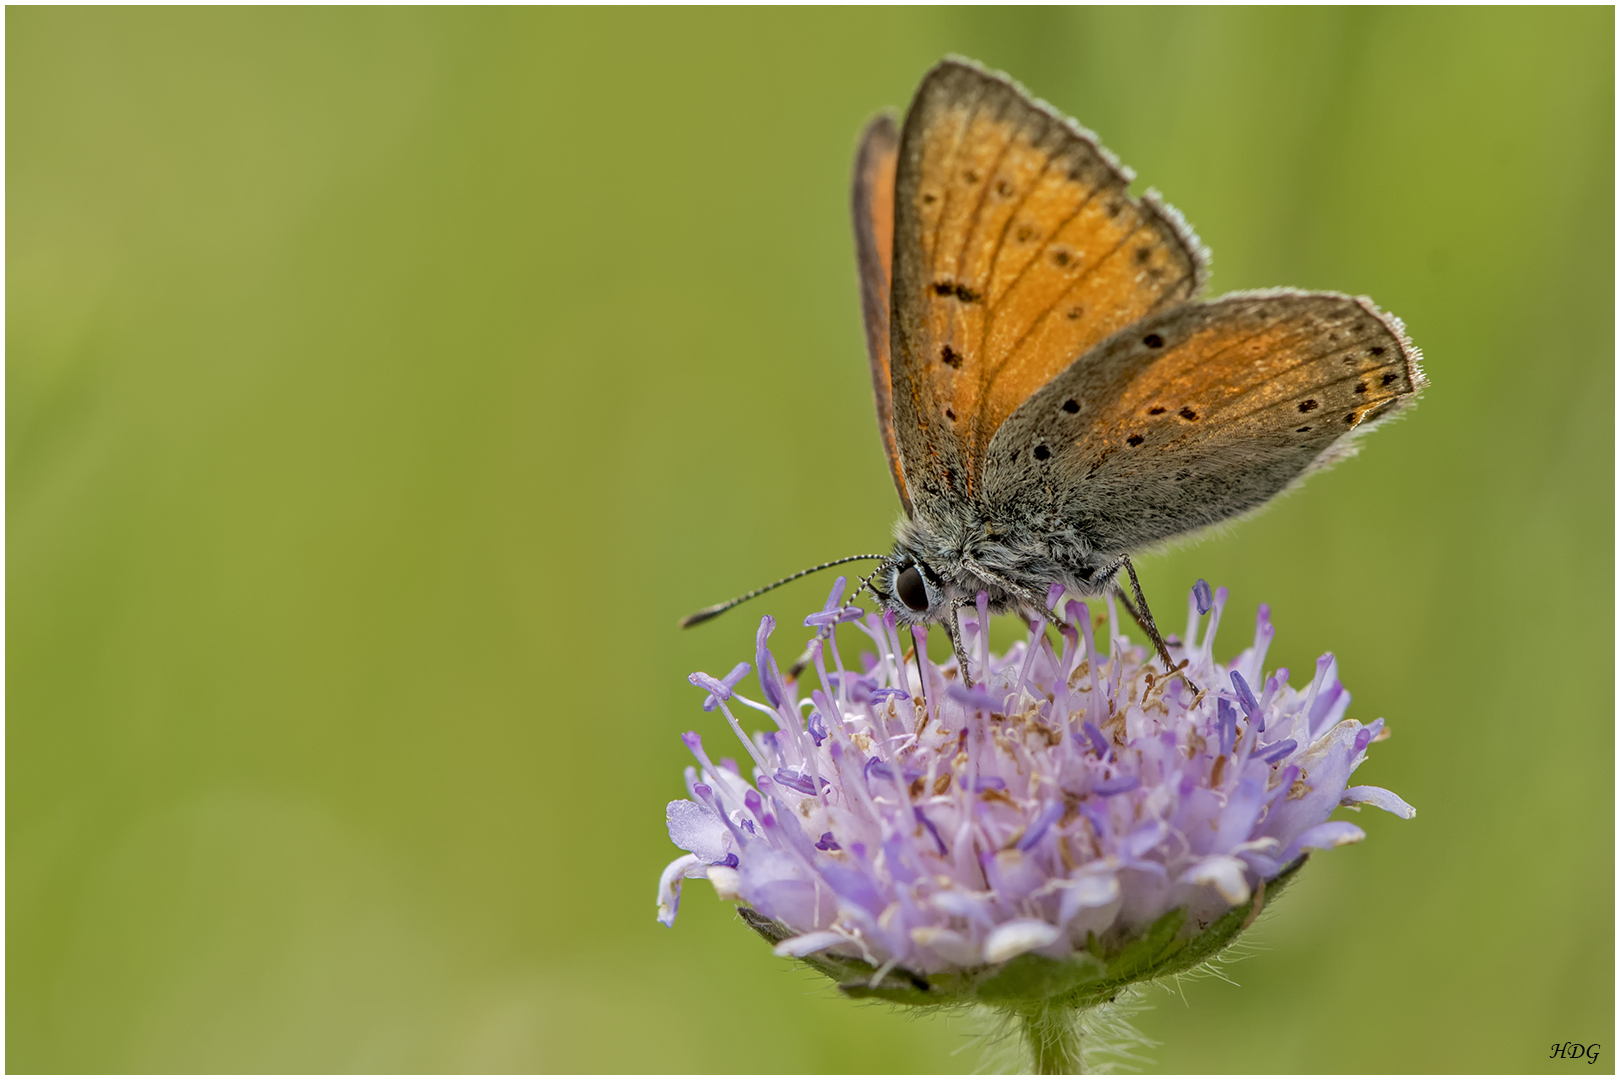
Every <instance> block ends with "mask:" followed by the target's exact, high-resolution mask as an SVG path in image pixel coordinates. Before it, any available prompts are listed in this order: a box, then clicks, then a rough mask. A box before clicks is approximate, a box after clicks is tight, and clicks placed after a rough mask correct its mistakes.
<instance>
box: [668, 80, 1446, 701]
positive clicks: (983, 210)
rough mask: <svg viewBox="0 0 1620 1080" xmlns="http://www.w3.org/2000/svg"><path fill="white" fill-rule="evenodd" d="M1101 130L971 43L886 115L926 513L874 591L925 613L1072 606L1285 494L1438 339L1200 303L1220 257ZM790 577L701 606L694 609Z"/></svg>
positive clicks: (1331, 309) (875, 221)
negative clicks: (1054, 595)
mask: <svg viewBox="0 0 1620 1080" xmlns="http://www.w3.org/2000/svg"><path fill="white" fill-rule="evenodd" d="M1131 180H1132V174H1131V173H1130V172H1128V171H1127V170H1126V169H1125V168H1124V167H1123V166H1121V165H1120V164H1119V162H1118V161H1117V160H1116V159H1115V158H1114V157H1113V155H1112V154H1110V153H1109V152H1108V151H1107V150H1105V149H1104V148H1103V147H1102V146H1101V145H1100V144H1099V143H1098V141H1097V139H1096V137H1095V136H1094V135H1092V134H1091V133H1090V132H1088V131H1086V130H1085V129H1083V128H1081V127H1080V126H1079V125H1078V124H1076V123H1075V122H1074V121H1072V120H1070V119H1068V118H1067V117H1065V116H1063V115H1061V114H1060V113H1058V112H1057V111H1056V110H1054V109H1053V108H1051V107H1050V106H1048V105H1046V104H1044V103H1042V102H1039V101H1036V100H1034V99H1033V98H1031V97H1030V95H1029V94H1028V93H1027V92H1025V91H1024V90H1023V89H1022V88H1021V87H1020V86H1018V85H1017V84H1016V83H1014V82H1013V81H1012V80H1011V79H1009V78H1008V77H1006V76H1003V75H999V74H995V73H991V72H989V71H987V70H985V69H984V68H982V67H980V66H979V65H977V64H975V63H973V62H972V61H969V60H964V59H960V58H954V57H953V58H948V59H946V60H944V61H943V62H941V63H940V64H938V65H936V66H935V67H934V68H933V69H932V70H931V71H929V72H928V74H927V75H926V76H925V77H924V78H923V80H922V83H921V85H920V86H919V88H918V90H917V93H916V96H915V98H914V99H913V101H912V103H911V107H910V109H909V110H908V111H907V113H906V116H905V122H904V124H903V126H900V127H898V128H897V127H896V125H895V122H894V120H893V118H892V117H889V116H887V115H885V116H879V117H878V118H877V119H875V120H874V121H872V123H871V124H870V125H868V127H867V128H866V131H865V133H864V134H863V136H862V138H861V142H860V149H859V151H858V153H857V156H856V164H855V177H854V184H853V195H852V204H853V212H854V219H855V239H856V245H855V246H856V258H857V263H858V266H859V271H860V282H861V304H862V309H863V314H864V317H865V325H866V343H867V350H868V354H869V358H870V362H871V372H872V388H873V391H874V396H875V398H876V404H877V415H878V427H879V430H880V432H881V434H882V437H883V446H884V450H885V452H886V454H887V457H888V462H889V471H890V473H891V474H892V475H893V478H894V484H895V489H896V491H897V492H898V493H899V496H900V502H901V505H902V506H903V508H904V510H905V516H904V518H903V519H902V520H901V522H900V524H899V526H898V529H897V533H896V535H897V539H896V542H895V546H894V549H893V551H892V552H890V553H889V554H888V555H884V556H878V555H869V556H851V557H850V558H849V559H840V560H835V561H834V562H832V563H826V564H823V565H822V566H820V567H813V568H811V569H810V570H806V571H802V572H801V573H800V574H796V575H793V576H792V577H789V578H785V579H783V582H778V583H775V584H773V585H771V586H767V587H766V589H769V588H774V587H775V585H776V584H782V583H785V582H786V581H791V580H794V579H795V578H797V577H800V576H803V574H805V573H811V572H814V571H815V570H819V569H824V568H825V567H826V566H833V565H838V564H839V563H842V562H848V561H853V560H855V559H862V558H872V559H879V560H880V563H879V566H878V567H877V569H876V570H875V571H873V573H872V574H871V575H870V576H869V577H868V579H867V581H866V582H864V583H863V585H864V587H866V588H868V589H870V591H871V592H872V594H873V595H874V596H875V597H876V598H877V600H878V603H879V604H880V605H881V606H882V608H883V609H884V610H885V611H887V612H890V613H892V614H893V615H894V616H895V618H896V619H897V620H898V621H899V622H901V623H907V624H918V623H921V624H942V625H943V626H944V627H945V628H946V630H947V632H948V633H949V634H950V637H951V640H952V643H953V646H954V647H955V649H956V653H957V659H958V661H959V665H960V669H961V671H962V672H963V674H964V679H965V680H966V677H967V671H968V664H967V658H966V657H965V655H964V654H963V649H962V644H961V642H962V634H961V631H960V624H959V618H958V613H959V611H960V609H961V608H962V607H965V606H969V605H972V604H974V603H975V601H976V598H977V596H978V595H979V594H980V593H981V592H982V593H985V594H987V595H988V601H989V605H990V608H991V610H995V611H1004V610H1008V609H1014V610H1018V611H1021V612H1022V613H1023V614H1025V616H1026V617H1030V618H1034V617H1037V616H1043V615H1044V616H1045V617H1047V618H1049V619H1051V620H1053V621H1055V622H1057V623H1059V624H1062V622H1063V620H1062V619H1061V618H1060V617H1059V616H1058V615H1057V613H1055V612H1052V611H1051V610H1049V606H1048V600H1047V597H1048V595H1049V593H1048V590H1049V589H1054V591H1055V586H1059V585H1060V586H1062V587H1063V589H1065V590H1067V591H1070V592H1073V593H1076V594H1078V595H1097V594H1101V593H1104V592H1106V591H1107V590H1108V589H1110V588H1111V587H1113V588H1116V589H1117V588H1118V586H1117V585H1116V584H1115V582H1116V578H1117V577H1118V575H1119V574H1120V573H1121V571H1123V572H1124V573H1125V574H1126V576H1127V577H1128V578H1129V579H1130V581H1131V584H1132V587H1133V589H1134V596H1135V599H1136V604H1135V606H1132V605H1130V603H1129V600H1128V599H1126V598H1125V597H1124V594H1123V590H1120V596H1121V598H1122V599H1126V606H1127V608H1128V610H1130V611H1131V614H1132V615H1134V616H1135V617H1136V618H1137V620H1138V621H1139V622H1140V623H1141V624H1142V626H1143V629H1144V630H1146V631H1147V633H1148V635H1149V637H1150V638H1151V639H1152V640H1153V643H1154V645H1155V647H1156V649H1157V651H1158V653H1159V655H1160V656H1161V658H1162V659H1163V660H1164V662H1165V663H1166V665H1167V666H1168V665H1169V663H1170V657H1169V653H1168V651H1167V650H1166V648H1165V645H1164V642H1163V639H1162V638H1161V636H1160V635H1159V633H1158V630H1157V628H1156V627H1155V626H1154V624H1153V620H1152V613H1151V612H1150V611H1149V610H1148V608H1147V604H1146V602H1145V600H1144V598H1143V596H1142V592H1141V587H1140V585H1139V583H1138V582H1137V580H1136V574H1135V568H1134V566H1133V565H1132V563H1131V559H1130V556H1131V553H1132V552H1140V551H1142V550H1144V549H1150V548H1153V547H1156V546H1159V545H1162V544H1164V543H1165V542H1167V541H1171V540H1174V539H1176V538H1178V537H1184V536H1187V535H1188V534H1191V533H1195V532H1197V531H1199V530H1202V529H1205V528H1207V527H1209V526H1211V525H1215V524H1217V523H1220V522H1224V521H1228V520H1231V519H1233V518H1237V517H1241V516H1243V515H1245V514H1248V513H1251V512H1253V511H1256V510H1258V509H1259V508H1260V507H1262V506H1264V505H1265V504H1266V503H1267V502H1268V501H1269V500H1271V499H1272V498H1274V497H1275V496H1277V495H1278V494H1279V493H1281V492H1283V491H1284V490H1286V489H1288V488H1289V487H1291V486H1293V485H1294V484H1296V483H1297V482H1298V481H1300V480H1301V479H1302V478H1303V477H1304V476H1305V475H1307V474H1308V473H1310V472H1312V471H1314V470H1316V469H1319V468H1321V467H1323V466H1325V465H1328V464H1331V463H1332V462H1334V461H1336V460H1338V459H1340V458H1342V457H1345V456H1346V455H1347V454H1349V453H1350V452H1352V450H1353V448H1354V437H1355V436H1358V435H1360V434H1361V433H1363V432H1364V431H1366V430H1368V429H1369V428H1371V427H1372V426H1374V425H1375V424H1377V423H1379V422H1381V421H1383V420H1386V419H1388V418H1389V417H1391V416H1393V415H1394V414H1396V413H1397V412H1398V411H1400V410H1401V409H1402V408H1403V407H1404V406H1405V405H1408V404H1410V403H1411V402H1412V401H1413V400H1415V398H1416V396H1417V394H1418V392H1419V391H1420V390H1421V389H1422V388H1423V386H1424V385H1425V379H1424V376H1423V373H1422V371H1421V368H1420V367H1419V360H1420V354H1419V353H1418V350H1417V349H1416V348H1415V347H1414V346H1413V345H1412V343H1411V342H1410V341H1409V340H1408V339H1407V337H1406V334H1405V330H1404V328H1403V326H1402V324H1401V322H1400V321H1399V320H1398V319H1396V318H1394V317H1393V316H1391V315H1388V314H1385V313H1383V312H1381V311H1379V309H1378V308H1377V307H1376V306H1374V304H1373V303H1372V301H1370V300H1368V299H1366V298H1357V297H1350V296H1345V295H1342V294H1339V293H1331V292H1302V291H1298V290H1293V289H1274V290H1267V291H1261V292H1240V293H1232V294H1228V295H1226V296H1222V297H1219V298H1217V299H1213V300H1199V299H1197V297H1198V295H1199V293H1200V291H1201V290H1202V289H1203V286H1204V284H1205V280H1206V278H1207V265H1208V258H1209V253H1208V251H1207V250H1206V249H1205V248H1204V247H1203V246H1202V245H1201V244H1200V243H1199V241H1198V238H1197V237H1196V236H1195V235H1194V233H1193V232H1192V230H1191V228H1189V227H1188V225H1187V223H1186V222H1185V221H1184V220H1183V219H1182V217H1181V215H1180V214H1178V213H1177V212H1176V211H1175V210H1174V209H1173V208H1171V207H1170V206H1169V205H1167V204H1166V203H1164V202H1163V201H1162V200H1161V199H1160V198H1159V197H1158V195H1156V194H1155V193H1154V192H1152V191H1149V192H1147V193H1146V194H1145V195H1143V196H1142V197H1141V198H1134V197H1132V196H1131V195H1130V193H1129V191H1128V188H1129V185H1130V183H1131ZM766 589H758V590H755V591H754V592H752V593H749V594H746V595H745V596H743V597H739V598H738V599H737V600H735V601H731V602H729V603H727V604H721V605H716V606H715V607H713V608H708V609H705V610H704V611H702V612H698V613H697V614H696V615H693V616H689V617H688V619H687V620H685V621H683V625H692V624H693V623H695V622H700V621H702V620H704V619H706V618H710V617H712V616H713V615H716V614H719V612H720V611H723V610H726V609H727V608H729V607H731V606H734V605H735V604H736V603H740V602H742V601H743V600H745V599H749V598H751V597H752V596H756V595H758V594H759V593H761V592H764V591H766Z"/></svg>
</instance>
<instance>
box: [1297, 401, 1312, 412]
mask: <svg viewBox="0 0 1620 1080" xmlns="http://www.w3.org/2000/svg"><path fill="white" fill-rule="evenodd" d="M1314 408H1316V399H1315V398H1306V399H1305V400H1304V401H1302V402H1300V403H1299V411H1300V412H1310V411H1311V410H1312V409H1314Z"/></svg>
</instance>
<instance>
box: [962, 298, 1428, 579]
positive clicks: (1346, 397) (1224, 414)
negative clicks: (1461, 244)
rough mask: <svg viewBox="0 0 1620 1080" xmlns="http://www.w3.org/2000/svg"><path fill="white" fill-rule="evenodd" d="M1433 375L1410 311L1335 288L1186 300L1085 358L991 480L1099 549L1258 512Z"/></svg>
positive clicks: (1002, 439) (1003, 493)
mask: <svg viewBox="0 0 1620 1080" xmlns="http://www.w3.org/2000/svg"><path fill="white" fill-rule="evenodd" d="M1423 384H1424V379H1423V374H1422V371H1421V370H1420V369H1419V367H1418V354H1417V351H1416V350H1415V349H1414V348H1413V347H1412V346H1411V344H1410V342H1408V341H1407V339H1406V336H1405V333H1404V331H1403V329H1402V327H1401V325H1400V323H1399V321H1398V320H1395V319H1393V318H1392V317H1390V316H1387V315H1384V314H1381V313H1380V312H1379V311H1378V309H1377V308H1376V307H1374V306H1373V304H1372V302H1371V301H1369V300H1365V299H1354V298H1351V297H1348V296H1343V295H1339V294H1336V293H1300V292H1293V291H1286V290H1278V291H1274V292H1265V293H1249V294H1242V293H1239V294H1234V295H1232V296H1228V297H1223V298H1221V299H1219V300H1214V301H1211V302H1209V303H1202V304H1187V305H1185V306H1183V307H1181V308H1179V309H1177V310H1175V311H1172V312H1168V313H1166V314H1163V315H1160V316H1156V317H1154V318H1150V319H1146V320H1144V321H1143V322H1142V323H1140V324H1138V325H1137V326H1134V327H1131V328H1130V330H1129V331H1128V332H1126V333H1122V334H1120V335H1118V336H1117V337H1115V338H1114V339H1112V340H1110V341H1108V342H1106V343H1104V344H1103V345H1102V346H1100V347H1098V348H1097V349H1095V350H1093V351H1092V352H1091V353H1089V354H1087V355H1086V356H1084V357H1082V358H1080V359H1079V360H1077V361H1076V362H1075V363H1074V364H1073V365H1072V366H1071V367H1070V368H1069V369H1068V370H1066V371H1064V372H1063V373H1062V374H1061V375H1060V376H1058V377H1057V378H1056V379H1054V380H1052V382H1051V384H1050V385H1048V386H1047V387H1045V388H1044V389H1043V390H1042V391H1041V392H1040V393H1038V394H1036V395H1035V396H1034V397H1032V398H1031V399H1030V400H1029V401H1028V402H1026V403H1025V404H1024V406H1023V407H1022V408H1021V409H1020V410H1019V411H1018V412H1017V413H1016V414H1014V416H1013V417H1012V418H1011V419H1009V420H1008V421H1007V423H1006V424H1004V425H1003V426H1002V428H1001V430H1000V432H999V433H998V434H997V436H996V439H995V441H994V442H993V443H992V445H991V449H990V456H989V461H988V463H987V468H986V474H985V482H986V486H987V487H988V488H991V489H993V490H994V491H995V492H996V493H997V495H998V496H999V497H1000V498H1003V499H1005V500H1007V501H1008V505H1014V504H1016V503H1022V504H1023V505H1025V506H1028V507H1035V506H1039V507H1043V508H1045V512H1046V513H1047V514H1049V515H1051V516H1052V518H1053V519H1054V520H1055V521H1056V520H1061V521H1062V523H1063V524H1064V525H1065V526H1066V527H1067V528H1069V529H1072V530H1074V531H1075V532H1076V533H1078V534H1079V535H1083V536H1085V537H1087V538H1088V539H1089V541H1090V542H1091V543H1092V544H1093V545H1095V546H1096V547H1097V548H1098V549H1100V550H1103V551H1106V552H1127V551H1135V550H1139V549H1140V548H1141V547H1142V546H1144V545H1147V544H1152V543H1155V542H1158V541H1162V540H1167V539H1169V538H1171V537H1173V536H1177V535H1180V534H1183V533H1187V532H1191V531H1193V530H1196V529H1198V528H1201V527H1204V526H1207V525H1211V524H1214V523H1216V522H1218V521H1224V520H1226V519H1229V518H1232V517H1235V516H1237V515H1240V514H1244V513H1246V512H1249V511H1251V510H1255V509H1257V508H1258V507H1260V506H1261V505H1262V504H1264V503H1265V502H1266V501H1267V500H1268V499H1270V498H1272V497H1273V496H1275V495H1276V494H1278V493H1279V492H1281V491H1282V490H1284V489H1285V488H1287V487H1288V486H1289V485H1290V484H1292V483H1293V482H1294V481H1296V480H1298V479H1299V478H1300V477H1302V476H1304V475H1305V474H1306V473H1307V472H1309V471H1310V470H1311V469H1312V468H1313V467H1315V466H1318V465H1322V464H1325V463H1327V462H1329V461H1331V460H1333V459H1335V458H1337V457H1339V456H1342V455H1343V454H1344V453H1346V452H1348V450H1349V449H1350V445H1349V443H1348V442H1347V441H1346V440H1347V436H1349V435H1350V434H1351V433H1352V432H1355V431H1358V430H1360V429H1362V428H1363V427H1364V426H1365V425H1367V424H1369V423H1370V422H1371V421H1375V420H1378V419H1382V418H1385V417H1388V416H1390V415H1392V414H1393V413H1394V412H1395V411H1397V410H1398V409H1399V408H1401V407H1402V406H1403V405H1405V404H1407V403H1409V402H1410V401H1411V400H1413V398H1414V396H1415V395H1416V393H1417V392H1418V390H1420V389H1421V388H1422V386H1423Z"/></svg>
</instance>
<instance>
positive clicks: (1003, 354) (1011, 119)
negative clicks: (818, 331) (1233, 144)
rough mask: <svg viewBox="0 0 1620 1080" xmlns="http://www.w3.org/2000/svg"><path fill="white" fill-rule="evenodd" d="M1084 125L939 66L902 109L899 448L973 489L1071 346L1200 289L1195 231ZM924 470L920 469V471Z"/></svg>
mask: <svg viewBox="0 0 1620 1080" xmlns="http://www.w3.org/2000/svg"><path fill="white" fill-rule="evenodd" d="M1129 181H1130V178H1129V176H1128V175H1127V174H1126V173H1125V172H1124V171H1123V170H1122V169H1120V168H1119V167H1118V166H1117V165H1115V164H1114V163H1113V162H1112V160H1111V159H1110V158H1109V156H1108V155H1107V153H1106V151H1103V150H1102V149H1100V148H1099V147H1098V146H1097V145H1096V143H1095V141H1094V140H1092V139H1091V138H1090V137H1089V136H1088V135H1087V134H1086V133H1084V132H1083V131H1081V130H1080V129H1078V128H1076V127H1074V126H1073V125H1072V124H1070V123H1069V122H1068V121H1067V120H1065V119H1063V118H1062V117H1059V116H1057V115H1056V114H1054V113H1052V112H1051V111H1049V110H1048V109H1046V108H1045V107H1043V106H1041V105H1038V104H1036V103H1034V102H1032V101H1031V100H1030V99H1029V98H1028V97H1027V96H1026V95H1025V94H1024V93H1023V92H1022V91H1021V90H1020V89H1018V88H1017V87H1016V86H1015V85H1013V84H1012V83H1010V82H1008V81H1006V80H1004V79H1001V78H998V77H996V76H993V75H990V74H987V73H986V72H983V71H981V70H979V69H978V68H975V67H973V66H971V65H968V64H964V63H961V62H957V61H947V62H945V63H943V64H941V65H939V66H938V67H936V68H935V69H934V70H933V71H932V72H930V73H929V75H928V76H927V78H925V79H924V81H923V84H922V86H921V87H920V88H919V90H918V92H917V98H916V100H915V101H914V102H913V104H912V107H911V110H910V112H909V113H908V114H907V117H906V126H905V130H904V132H903V134H902V137H901V146H900V166H899V172H898V175H897V178H896V192H895V229H896V232H895V255H894V276H893V281H894V292H893V297H892V299H891V311H892V312H893V318H894V325H893V331H892V352H893V371H892V384H893V389H894V399H895V400H894V407H895V419H896V440H897V443H898V447H899V452H900V457H901V460H902V462H903V463H904V464H905V466H906V471H907V475H908V477H909V479H910V483H911V487H912V489H913V496H914V497H916V496H917V494H918V492H917V490H916V489H917V488H919V487H924V488H926V487H927V486H928V485H929V484H931V483H932V484H935V485H936V486H938V485H943V486H944V487H946V488H948V489H950V490H951V491H952V492H953V493H954V494H953V497H961V496H968V497H971V496H972V495H973V494H974V493H975V490H976V488H978V487H979V483H978V473H979V472H980V470H981V468H982V464H983V459H984V454H985V452H986V450H987V448H988V446H989V443H990V440H991V438H992V437H993V436H994V434H995V432H996V430H997V428H999V427H1000V425H1001V424H1002V422H1003V421H1005V420H1006V418H1007V417H1008V416H1010V415H1011V414H1012V412H1013V411H1014V410H1015V409H1017V408H1018V407H1019V405H1021V404H1022V403H1023V402H1024V401H1025V400H1027V399H1028V398H1029V397H1030V395H1031V394H1033V393H1035V392H1036V391H1037V390H1039V389H1040V388H1041V387H1042V386H1043V385H1045V384H1046V383H1047V382H1048V381H1049V380H1050V379H1052V378H1053V377H1054V376H1055V375H1057V374H1058V373H1059V372H1061V371H1063V370H1064V369H1065V368H1066V367H1068V365H1069V364H1070V363H1071V362H1072V361H1073V360H1074V359H1075V358H1076V357H1077V356H1079V355H1080V354H1081V353H1083V352H1085V351H1086V350H1087V349H1089V348H1090V347H1091V346H1093V345H1095V344H1096V343H1098V342H1100V341H1102V340H1103V339H1104V338H1106V337H1108V336H1109V335H1110V334H1112V333H1114V332H1115V331H1117V330H1119V329H1120V328H1122V327H1124V326H1127V325H1129V324H1130V323H1132V322H1134V321H1135V320H1137V319H1140V318H1142V317H1143V316H1145V315H1149V314H1151V313H1153V312H1155V311H1158V310H1161V309H1163V308H1166V307H1168V306H1171V305H1173V304H1175V303H1178V302H1180V301H1182V300H1184V299H1186V298H1187V297H1189V296H1191V295H1192V294H1193V293H1194V292H1195V291H1196V290H1197V288H1198V287H1199V286H1200V284H1201V281H1200V278H1201V273H1202V263H1201V256H1200V254H1199V250H1198V246H1197V241H1196V239H1195V238H1193V237H1192V236H1191V234H1190V233H1189V232H1187V231H1186V229H1185V227H1184V226H1182V225H1181V224H1180V222H1179V219H1177V218H1176V217H1175V216H1174V215H1173V213H1171V212H1168V211H1166V210H1164V209H1162V208H1160V207H1159V206H1158V205H1157V203H1155V202H1153V201H1152V200H1143V201H1137V200H1133V199H1132V198H1130V197H1129V195H1128V193H1127V191H1126V187H1127V185H1128V183H1129ZM919 472H921V473H926V474H927V476H926V477H924V476H921V475H916V474H918V473H919Z"/></svg>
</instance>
